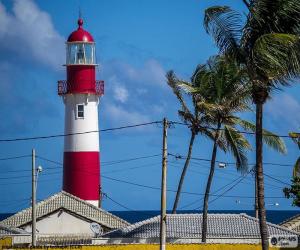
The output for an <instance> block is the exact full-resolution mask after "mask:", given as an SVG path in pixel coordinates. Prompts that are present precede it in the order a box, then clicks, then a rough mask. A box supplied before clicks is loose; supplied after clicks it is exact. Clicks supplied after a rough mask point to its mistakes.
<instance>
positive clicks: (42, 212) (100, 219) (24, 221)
mask: <svg viewBox="0 0 300 250" xmlns="http://www.w3.org/2000/svg"><path fill="white" fill-rule="evenodd" d="M31 212H32V210H31V207H29V208H27V209H24V210H22V211H20V212H18V213H16V214H14V215H12V216H10V217H8V218H6V219H5V220H3V221H1V224H0V225H1V226H2V228H4V229H5V228H6V229H7V230H6V233H5V232H4V231H3V230H4V229H2V230H1V231H0V232H2V235H15V234H22V235H26V234H27V235H29V233H30V234H31V226H32V217H31V216H32V215H31ZM129 225H130V224H129V223H128V222H127V221H125V220H123V219H121V218H119V217H117V216H115V215H113V214H111V213H109V212H106V211H104V210H103V209H101V208H98V207H96V206H94V205H92V204H90V203H89V202H87V201H84V200H82V199H80V198H78V197H76V196H74V195H71V194H69V193H67V192H65V191H61V192H60V193H57V194H55V195H52V196H50V197H49V198H47V199H45V200H43V201H41V202H39V203H38V204H37V223H36V230H37V242H38V243H41V241H43V242H44V243H45V242H46V240H47V239H49V238H51V237H55V240H56V241H57V240H58V239H59V238H64V239H67V238H72V239H74V237H76V238H78V239H82V238H86V239H89V240H90V239H91V238H93V237H95V236H96V234H97V232H98V233H99V234H102V233H107V232H109V231H111V230H114V229H118V228H123V227H126V226H129ZM95 227H97V228H96V229H97V231H95ZM0 229H1V227H0ZM26 239H27V241H28V243H29V242H30V241H31V237H27V238H26Z"/></svg>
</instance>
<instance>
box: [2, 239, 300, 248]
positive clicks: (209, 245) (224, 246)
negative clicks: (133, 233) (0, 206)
mask: <svg viewBox="0 0 300 250" xmlns="http://www.w3.org/2000/svg"><path fill="white" fill-rule="evenodd" d="M46 248H47V249H48V248H49V247H44V248H39V247H37V248H34V249H35V250H45V249H46ZM0 249H1V241H0ZM3 249H13V248H9V247H8V248H7V247H4V248H3ZM31 249H32V248H18V250H31ZM73 249H81V250H137V249H138V250H158V249H159V245H157V244H156V245H154V244H152V245H151V244H145V245H142V244H138V245H135V244H132V245H106V246H104V245H103V246H73V247H51V250H73ZM166 249H167V250H224V249H226V250H260V249H261V246H260V245H247V244H235V245H233V244H186V245H184V244H182V245H179V244H177V245H176V244H174V245H167V248H166ZM271 249H274V250H275V249H277V250H278V249H280V248H270V250H271ZM282 249H283V250H284V249H285V250H297V249H300V248H291V249H289V248H282Z"/></svg>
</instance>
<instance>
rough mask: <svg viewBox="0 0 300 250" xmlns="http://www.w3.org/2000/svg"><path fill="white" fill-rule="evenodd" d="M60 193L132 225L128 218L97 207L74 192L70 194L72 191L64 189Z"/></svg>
mask: <svg viewBox="0 0 300 250" xmlns="http://www.w3.org/2000/svg"><path fill="white" fill-rule="evenodd" d="M60 193H62V194H63V195H66V196H69V197H71V198H73V199H76V200H77V201H78V202H81V203H83V204H85V205H87V206H89V207H91V208H93V209H96V210H99V211H101V212H102V213H104V214H107V215H110V216H112V217H114V218H115V219H118V220H120V221H122V222H124V223H126V224H129V225H130V223H129V222H128V221H126V220H124V219H122V218H120V217H118V216H116V215H114V214H112V213H110V212H108V211H106V210H104V209H102V208H99V207H96V206H94V205H92V204H91V203H89V202H87V201H85V200H82V199H80V198H79V197H77V196H75V195H73V194H70V193H68V192H66V191H64V190H62V191H61V192H60Z"/></svg>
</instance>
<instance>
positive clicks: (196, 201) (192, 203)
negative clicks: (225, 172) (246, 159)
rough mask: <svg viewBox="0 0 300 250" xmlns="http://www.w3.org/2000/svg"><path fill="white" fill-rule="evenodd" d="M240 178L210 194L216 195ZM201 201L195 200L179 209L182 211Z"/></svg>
mask: <svg viewBox="0 0 300 250" xmlns="http://www.w3.org/2000/svg"><path fill="white" fill-rule="evenodd" d="M241 177H242V176H240V177H239V178H236V179H234V180H233V181H231V182H229V183H227V184H226V185H224V186H222V187H220V188H218V189H217V190H216V191H214V192H213V193H212V194H217V193H218V192H219V191H221V190H223V189H224V188H226V187H228V186H229V185H231V184H233V183H234V182H236V181H237V180H238V179H240V178H241ZM202 200H203V198H201V199H197V200H195V201H193V202H191V203H189V204H186V205H184V206H182V207H181V208H180V209H183V208H186V207H189V206H191V205H194V204H195V203H198V202H201V201H202Z"/></svg>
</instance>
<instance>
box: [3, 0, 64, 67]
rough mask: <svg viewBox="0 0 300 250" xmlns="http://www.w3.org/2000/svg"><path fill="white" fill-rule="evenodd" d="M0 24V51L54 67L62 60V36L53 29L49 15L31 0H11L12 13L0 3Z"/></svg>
mask: <svg viewBox="0 0 300 250" xmlns="http://www.w3.org/2000/svg"><path fill="white" fill-rule="evenodd" d="M0 23H1V25H0V39H1V40H2V42H1V43H0V51H4V52H6V53H7V52H9V53H15V54H16V55H17V56H18V57H19V58H20V59H21V60H24V61H26V62H27V61H30V60H34V61H36V62H38V63H43V64H45V65H48V66H51V67H52V68H55V69H57V68H58V67H59V66H60V65H61V64H62V63H63V61H64V55H65V53H64V38H63V37H62V36H61V35H60V34H59V33H58V32H57V31H56V30H55V28H54V26H53V24H52V21H51V18H50V16H49V14H48V13H46V12H44V11H42V10H40V9H39V8H38V6H37V5H36V4H35V3H34V2H33V1H31V0H14V2H13V7H12V13H9V12H8V11H7V9H6V8H5V6H4V5H3V4H2V3H1V2H0ZM5 58H7V56H6V57H5Z"/></svg>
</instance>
